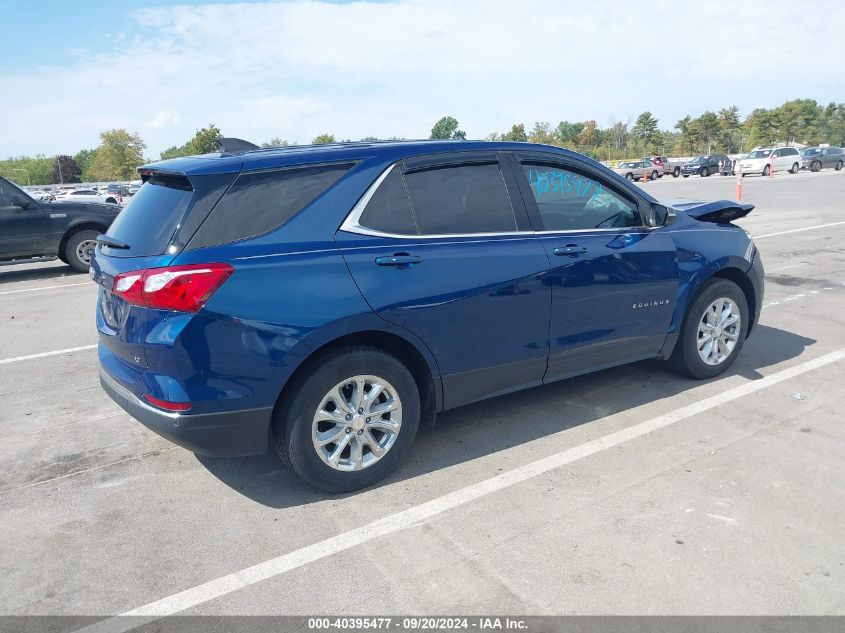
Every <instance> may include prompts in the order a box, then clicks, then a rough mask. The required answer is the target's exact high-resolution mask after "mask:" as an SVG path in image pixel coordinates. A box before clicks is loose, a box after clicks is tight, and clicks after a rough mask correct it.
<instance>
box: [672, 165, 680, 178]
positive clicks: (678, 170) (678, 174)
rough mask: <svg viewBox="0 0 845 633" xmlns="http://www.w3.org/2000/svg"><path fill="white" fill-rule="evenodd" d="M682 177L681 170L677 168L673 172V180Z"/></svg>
mask: <svg viewBox="0 0 845 633" xmlns="http://www.w3.org/2000/svg"><path fill="white" fill-rule="evenodd" d="M680 175H681V168H680V167H675V169H673V170H672V178H677V177H678V176H680Z"/></svg>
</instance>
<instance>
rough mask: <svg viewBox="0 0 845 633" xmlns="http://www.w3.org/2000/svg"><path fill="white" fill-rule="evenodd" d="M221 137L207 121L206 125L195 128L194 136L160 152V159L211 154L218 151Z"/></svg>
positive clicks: (215, 128)
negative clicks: (198, 128)
mask: <svg viewBox="0 0 845 633" xmlns="http://www.w3.org/2000/svg"><path fill="white" fill-rule="evenodd" d="M221 138H223V134H222V133H221V132H220V128H218V127H217V126H216V125H214V123H209V124H208V127H204V128H202V129H201V130H197V131H196V133H195V134H194V137H193V138H192V139H190V140H189V141H188V142H187V143H185V144H184V145H174V146H173V147H168V148H167V149H166V150H164V151H163V152H162V153H161V160H167V159H168V158H179V157H180V156H196V155H198V154H212V153H214V152H217V151H219V145H218V143H219V141H220V139H221Z"/></svg>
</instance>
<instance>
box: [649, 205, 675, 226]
mask: <svg viewBox="0 0 845 633" xmlns="http://www.w3.org/2000/svg"><path fill="white" fill-rule="evenodd" d="M650 216H651V217H650V218H649V226H652V227H655V228H656V227H658V226H669V225H670V224H672V222H674V221H675V211H674V210H673V209H671V208H669V207H666V206H663V205H662V204H653V205H651V213H650Z"/></svg>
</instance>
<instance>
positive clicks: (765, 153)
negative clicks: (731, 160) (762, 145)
mask: <svg viewBox="0 0 845 633" xmlns="http://www.w3.org/2000/svg"><path fill="white" fill-rule="evenodd" d="M771 153H772V150H770V149H758V150H754V151H753V152H751V153H750V154H749V155H748V156H746V158H768V157H769V154H771Z"/></svg>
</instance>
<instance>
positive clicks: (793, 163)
mask: <svg viewBox="0 0 845 633" xmlns="http://www.w3.org/2000/svg"><path fill="white" fill-rule="evenodd" d="M770 169H774V171H776V172H777V171H788V172H789V173H790V174H797V173H798V170H799V169H801V154H799V153H798V150H797V149H795V148H794V147H778V148H775V149H770V148H769V149H765V148H758V149H755V150H753V151H752V152H751V153H750V154H749V155H748V156H746V157H745V158H742V159H740V160H739V162H737V164H736V170H737V171H738V172H739V171H741V172H742V173H743V175H748V174H761V175H763V176H768V175H769V170H770Z"/></svg>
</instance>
